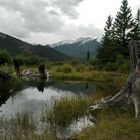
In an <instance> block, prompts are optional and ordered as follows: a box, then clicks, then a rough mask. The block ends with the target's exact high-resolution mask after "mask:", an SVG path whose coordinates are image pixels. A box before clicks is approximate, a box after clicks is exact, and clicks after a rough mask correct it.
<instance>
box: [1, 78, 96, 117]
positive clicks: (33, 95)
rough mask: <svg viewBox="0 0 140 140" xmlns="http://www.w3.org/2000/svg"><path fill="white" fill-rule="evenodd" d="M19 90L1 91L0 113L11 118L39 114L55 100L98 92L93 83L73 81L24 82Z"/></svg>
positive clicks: (16, 88) (15, 88)
mask: <svg viewBox="0 0 140 140" xmlns="http://www.w3.org/2000/svg"><path fill="white" fill-rule="evenodd" d="M5 84H6V83H5ZM7 86H8V85H7ZM18 88H19V87H14V88H12V87H11V89H8V91H2V90H1V92H3V93H1V96H0V100H1V104H0V111H1V112H2V113H3V114H5V115H10V116H11V115H14V114H15V113H18V112H28V113H33V114H38V113H39V112H41V111H42V109H43V107H44V105H46V104H51V102H52V101H53V100H54V99H56V100H57V99H60V98H61V97H66V96H88V95H91V94H93V93H94V92H95V90H96V87H95V86H94V84H93V83H87V82H72V81H69V82H60V81H59V82H56V81H55V82H45V81H30V82H29V81H28V82H25V81H24V84H23V86H22V87H21V88H19V89H18ZM4 92H9V94H8V95H7V97H5V95H2V94H7V93H4ZM10 92H11V94H10Z"/></svg>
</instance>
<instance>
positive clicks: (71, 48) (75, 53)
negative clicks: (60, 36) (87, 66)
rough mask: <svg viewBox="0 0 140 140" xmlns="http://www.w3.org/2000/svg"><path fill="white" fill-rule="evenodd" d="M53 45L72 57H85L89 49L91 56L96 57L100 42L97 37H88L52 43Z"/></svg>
mask: <svg viewBox="0 0 140 140" xmlns="http://www.w3.org/2000/svg"><path fill="white" fill-rule="evenodd" d="M51 46H52V47H54V48H55V49H56V50H58V51H61V52H62V53H65V54H67V55H70V56H72V57H77V58H80V59H85V58H86V55H87V51H89V52H90V57H91V58H95V56H96V53H97V49H98V48H99V47H100V44H99V42H98V41H97V39H93V38H90V37H86V38H79V39H76V40H75V41H66V42H58V43H55V44H52V45H51Z"/></svg>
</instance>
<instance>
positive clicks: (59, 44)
mask: <svg viewBox="0 0 140 140" xmlns="http://www.w3.org/2000/svg"><path fill="white" fill-rule="evenodd" d="M93 40H97V38H92V37H80V38H78V39H76V40H64V41H60V42H57V43H54V44H49V45H50V46H51V47H56V46H61V45H68V44H73V43H81V44H85V43H87V42H89V41H93Z"/></svg>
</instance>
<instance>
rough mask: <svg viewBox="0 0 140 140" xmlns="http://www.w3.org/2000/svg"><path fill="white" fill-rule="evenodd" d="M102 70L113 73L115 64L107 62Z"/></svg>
mask: <svg viewBox="0 0 140 140" xmlns="http://www.w3.org/2000/svg"><path fill="white" fill-rule="evenodd" d="M104 69H105V70H106V71H114V70H116V64H115V63H111V62H108V63H107V65H106V66H105V68H104Z"/></svg>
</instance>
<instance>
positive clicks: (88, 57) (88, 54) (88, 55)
mask: <svg viewBox="0 0 140 140" xmlns="http://www.w3.org/2000/svg"><path fill="white" fill-rule="evenodd" d="M89 59H90V52H89V50H88V51H87V58H86V60H87V61H89Z"/></svg>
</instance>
